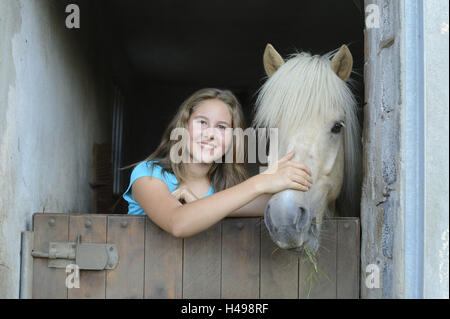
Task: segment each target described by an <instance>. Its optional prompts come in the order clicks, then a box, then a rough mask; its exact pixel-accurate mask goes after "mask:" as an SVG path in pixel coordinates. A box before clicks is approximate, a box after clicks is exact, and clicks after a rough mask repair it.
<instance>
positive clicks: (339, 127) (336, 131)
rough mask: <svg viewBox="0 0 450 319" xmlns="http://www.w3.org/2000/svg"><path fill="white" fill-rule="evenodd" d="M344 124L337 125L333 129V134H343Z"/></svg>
mask: <svg viewBox="0 0 450 319" xmlns="http://www.w3.org/2000/svg"><path fill="white" fill-rule="evenodd" d="M341 128H342V124H341V123H335V124H334V126H333V127H332V129H331V133H333V134H338V133H339V132H341Z"/></svg>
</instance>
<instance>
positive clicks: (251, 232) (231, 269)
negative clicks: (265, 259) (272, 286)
mask: <svg viewBox="0 0 450 319" xmlns="http://www.w3.org/2000/svg"><path fill="white" fill-rule="evenodd" d="M260 223H261V218H229V219H224V220H223V221H222V295H221V298H223V299H227V298H249V299H257V298H259V274H260V272H259V271H260V269H259V260H260V240H261V237H260Z"/></svg>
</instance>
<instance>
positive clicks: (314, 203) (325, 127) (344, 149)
mask: <svg viewBox="0 0 450 319" xmlns="http://www.w3.org/2000/svg"><path fill="white" fill-rule="evenodd" d="M330 58H331V54H330V53H329V54H327V55H325V56H311V55H310V54H307V53H298V54H295V55H293V56H291V58H290V59H288V60H287V61H286V62H285V61H284V60H283V59H282V58H281V56H280V55H279V54H278V53H277V52H276V51H275V49H274V48H273V47H272V46H271V45H268V46H267V47H266V51H265V53H264V67H265V69H266V73H267V74H268V76H269V79H268V80H267V82H266V83H265V84H264V86H263V87H262V88H261V91H260V94H259V96H258V100H257V112H256V116H255V125H256V126H265V127H272V128H273V127H275V128H278V137H279V139H278V141H279V142H278V154H274V153H273V152H271V153H270V154H269V164H271V163H274V162H275V161H277V160H278V158H279V157H281V156H284V155H285V154H286V153H288V152H290V151H291V150H293V149H295V157H294V158H293V160H294V161H299V162H303V163H305V164H306V165H307V166H308V167H309V168H310V169H311V172H312V179H313V185H312V186H311V188H310V189H309V191H307V192H301V191H295V190H291V189H289V190H285V191H282V192H279V193H277V194H274V195H273V196H272V198H271V199H270V201H269V203H268V204H267V207H266V211H265V216H264V221H265V224H266V226H267V229H268V230H269V233H270V236H271V238H272V240H273V241H274V242H275V243H276V244H277V245H278V246H279V247H280V248H283V249H289V250H291V251H294V252H302V251H303V250H304V248H307V249H308V250H309V251H311V252H314V253H315V252H316V251H317V249H318V248H319V239H320V231H321V224H322V220H323V218H324V216H325V215H326V212H327V211H328V212H332V213H334V210H335V208H334V207H335V201H336V199H337V198H338V197H339V195H340V193H341V190H345V191H346V193H349V192H350V193H351V192H352V191H351V188H352V187H354V184H355V180H356V179H355V178H356V174H357V173H358V163H357V162H358V158H357V155H358V152H359V151H358V146H357V143H358V141H359V137H358V136H359V135H358V134H359V127H358V121H357V117H356V113H355V106H356V103H355V99H354V97H353V95H352V93H351V90H350V89H349V88H348V87H347V85H346V83H345V82H346V81H347V79H348V77H349V75H350V72H351V69H352V61H353V60H352V56H351V53H350V51H349V50H348V48H347V47H346V46H342V47H341V49H340V50H339V51H338V52H337V53H336V54H335V55H334V56H333V58H332V59H331V60H330ZM271 142H272V141H271ZM278 155H279V156H278Z"/></svg>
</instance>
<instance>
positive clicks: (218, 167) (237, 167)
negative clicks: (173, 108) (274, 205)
mask: <svg viewBox="0 0 450 319" xmlns="http://www.w3.org/2000/svg"><path fill="white" fill-rule="evenodd" d="M211 99H217V100H220V101H222V102H223V103H225V105H227V106H228V108H229V110H230V113H231V118H232V123H231V125H232V128H233V129H235V128H241V129H242V130H244V128H245V121H244V115H243V112H242V108H241V105H240V103H239V101H238V99H237V98H236V96H235V95H234V94H233V93H232V92H231V91H229V90H221V89H216V88H204V89H200V90H198V91H196V92H194V93H193V94H192V95H191V96H190V97H188V98H187V99H186V100H185V101H184V102H183V103H182V104H181V105H180V107H179V108H178V111H177V113H176V115H175V117H174V118H173V119H172V121H171V122H170V124H169V126H168V127H167V128H166V130H165V132H164V134H163V137H162V139H161V143H160V144H159V146H158V147H157V149H156V150H155V151H154V152H153V153H152V154H150V155H149V156H148V157H147V158H146V159H145V160H144V161H141V162H147V161H152V160H156V161H157V162H158V165H160V166H161V167H162V171H163V172H168V173H171V174H174V175H175V176H176V178H177V180H178V182H179V183H181V182H182V181H184V180H186V170H185V166H184V165H183V162H180V163H174V162H172V161H171V160H170V149H171V147H172V146H174V145H175V144H176V143H178V141H177V140H171V139H170V133H171V132H172V130H173V129H175V128H180V127H181V128H185V129H188V126H189V118H190V116H191V114H192V113H193V112H194V111H195V109H196V108H197V107H198V106H199V105H200V104H201V103H202V102H204V101H206V100H211ZM239 138H241V137H240V135H235V134H233V150H232V151H233V163H225V154H224V155H223V156H222V163H215V162H214V163H212V166H211V168H210V170H209V171H208V178H209V180H210V181H211V183H212V185H213V188H214V191H215V192H218V191H221V190H224V189H226V188H229V187H231V186H234V185H236V184H239V183H241V182H243V181H244V180H246V179H247V178H248V174H247V170H246V169H245V165H244V163H240V162H238V161H236V160H235V159H237V158H240V156H239V155H238V154H236V152H237V151H239V150H241V148H240V147H239V145H243V144H241V143H244V142H243V141H241V140H240V141H237V140H236V139H239ZM245 150H246V147H244V154H243V156H244V158H247V155H246V154H245ZM141 162H137V163H134V164H131V165H128V166H125V167H123V168H120V169H121V170H123V169H127V168H130V167H133V166H136V165H138V164H139V163H141Z"/></svg>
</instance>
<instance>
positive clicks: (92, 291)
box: [68, 215, 107, 299]
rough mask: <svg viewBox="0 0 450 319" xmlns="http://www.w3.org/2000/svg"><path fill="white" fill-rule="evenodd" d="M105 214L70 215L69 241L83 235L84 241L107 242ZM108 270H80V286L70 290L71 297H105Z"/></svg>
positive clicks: (74, 240) (69, 295)
mask: <svg viewBox="0 0 450 319" xmlns="http://www.w3.org/2000/svg"><path fill="white" fill-rule="evenodd" d="M106 222H107V218H106V217H105V216H96V215H70V218H69V241H73V242H76V241H77V236H78V235H81V242H82V243H106ZM105 285H106V271H105V270H80V288H72V289H69V291H68V298H69V299H84V298H87V299H89V298H96V299H104V298H105Z"/></svg>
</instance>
